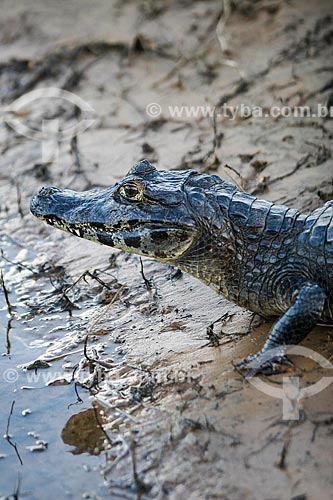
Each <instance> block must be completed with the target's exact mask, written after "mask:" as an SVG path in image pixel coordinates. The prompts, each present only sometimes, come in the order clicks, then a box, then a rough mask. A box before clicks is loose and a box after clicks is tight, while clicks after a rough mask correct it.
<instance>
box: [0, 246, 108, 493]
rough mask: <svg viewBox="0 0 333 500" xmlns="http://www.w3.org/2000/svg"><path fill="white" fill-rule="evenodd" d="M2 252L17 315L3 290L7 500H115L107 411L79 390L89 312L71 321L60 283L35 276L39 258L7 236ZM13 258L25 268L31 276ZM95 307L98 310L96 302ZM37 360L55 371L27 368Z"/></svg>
mask: <svg viewBox="0 0 333 500" xmlns="http://www.w3.org/2000/svg"><path fill="white" fill-rule="evenodd" d="M1 248H2V249H3V252H4V257H5V258H4V259H1V262H0V269H1V270H2V272H3V279H4V284H5V287H6V289H7V290H8V299H9V301H10V307H11V314H9V312H8V306H7V304H6V300H5V294H4V293H3V289H2V290H1V293H0V331H1V336H0V345H1V347H0V350H1V358H0V393H1V410H0V426H1V435H2V438H1V439H0V457H1V458H0V496H1V495H2V496H4V497H6V496H9V495H12V494H13V493H14V492H15V491H16V492H17V493H18V496H19V497H20V498H25V499H29V500H33V499H41V498H45V497H46V495H47V496H48V497H49V498H81V497H83V498H96V496H98V497H99V498H109V494H108V493H107V490H106V489H105V488H104V487H103V477H102V475H101V471H100V466H101V465H102V464H103V463H104V462H105V460H106V454H105V452H104V451H103V449H104V445H105V443H104V438H105V436H104V434H103V431H102V428H101V422H102V416H101V415H100V411H99V410H100V409H99V407H97V406H96V407H95V409H93V407H92V403H91V401H90V399H89V395H90V393H89V390H87V389H85V388H82V387H80V386H79V385H77V386H76V388H75V385H74V382H73V381H72V376H73V375H72V374H73V370H74V367H75V366H76V365H77V363H79V362H80V360H82V357H83V339H84V337H85V332H84V328H83V326H84V323H85V320H84V318H83V317H82V316H81V310H80V309H74V310H73V311H72V314H71V315H70V314H69V312H68V311H63V310H62V309H63V303H61V301H58V298H59V294H57V293H56V294H55V292H54V290H55V287H56V284H55V282H54V278H53V284H52V282H51V280H50V279H49V278H48V277H47V273H44V275H42V274H40V275H36V274H33V273H32V272H31V270H29V269H36V268H38V266H39V265H40V262H39V260H38V256H36V255H34V254H33V252H31V251H27V250H24V249H22V248H20V247H19V246H18V245H17V244H15V243H14V242H13V241H11V240H10V238H9V237H7V236H3V237H2V241H1ZM5 259H9V260H11V261H13V262H14V261H15V262H23V264H24V265H26V266H28V267H29V269H27V268H26V267H25V268H23V267H21V268H18V267H17V266H16V265H14V264H12V263H9V262H8V261H6V260H5ZM45 274H46V275H45ZM90 306H91V308H90V310H92V309H93V308H94V303H93V300H91V301H90ZM95 306H96V305H95ZM108 346H109V347H108ZM108 346H104V345H103V349H101V350H103V356H110V354H111V353H112V357H113V358H114V357H115V356H116V354H115V352H114V349H113V347H112V345H109V344H108ZM97 350H98V346H97ZM36 359H43V360H46V359H47V360H48V361H47V363H48V365H49V366H48V367H46V368H38V369H37V370H34V369H26V367H27V366H29V364H30V365H31V364H32V362H33V361H34V360H36ZM81 363H82V361H81ZM85 379H86V375H85V376H83V375H82V381H83V382H84V381H86V380H85ZM55 380H56V381H55ZM78 380H79V381H80V378H78ZM75 389H76V390H75ZM76 391H77V393H78V394H79V397H80V399H81V401H78V397H77V394H76ZM11 409H12V415H11V416H10V413H11ZM9 417H10V418H9ZM8 419H9V420H8ZM96 419H98V421H97V420H96ZM8 423H9V428H8V435H9V436H10V437H9V440H10V441H11V443H12V444H15V445H16V450H15V448H14V446H12V445H11V444H10V442H9V441H8V439H7V438H6V434H7V426H8ZM21 462H22V463H21Z"/></svg>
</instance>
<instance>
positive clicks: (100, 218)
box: [31, 160, 333, 363]
mask: <svg viewBox="0 0 333 500" xmlns="http://www.w3.org/2000/svg"><path fill="white" fill-rule="evenodd" d="M31 212H32V213H33V214H34V215H35V216H36V217H38V218H39V219H41V220H43V221H44V222H46V223H48V224H51V225H53V226H55V227H58V228H60V229H63V230H64V231H69V232H70V233H73V234H75V235H76V236H80V237H82V238H86V239H89V240H93V241H96V242H99V243H102V244H105V245H109V246H111V247H115V248H119V249H122V250H125V251H127V252H132V253H136V254H139V255H145V256H148V257H152V258H154V259H157V260H161V261H164V262H169V263H171V264H172V265H173V266H175V267H178V268H180V269H182V270H184V271H186V272H188V273H189V274H192V275H193V276H195V277H196V278H199V279H200V280H202V281H203V282H204V283H206V284H207V285H209V286H210V287H212V288H213V289H214V290H216V291H217V292H218V293H220V294H222V295H224V296H225V297H226V298H227V299H228V300H230V301H232V302H235V303H236V304H239V305H240V306H242V307H245V308H247V309H249V310H251V311H253V312H255V313H258V314H260V315H262V316H264V317H279V319H278V321H277V322H276V324H275V325H274V326H273V328H272V329H271V331H270V334H269V337H268V339H267V340H266V342H265V344H264V346H263V348H262V349H261V351H259V353H258V354H257V355H256V356H255V358H256V359H259V360H260V358H262V357H263V355H264V354H265V353H266V351H268V350H269V349H271V348H275V347H281V353H282V352H283V346H284V345H288V344H298V343H299V342H300V341H302V340H303V339H304V338H305V336H306V335H307V334H308V333H309V332H310V331H311V330H312V328H313V327H314V326H315V325H316V323H317V322H319V321H323V322H328V323H332V322H333V313H332V311H333V201H329V202H327V203H326V204H325V205H324V206H323V207H321V208H318V209H316V210H314V211H313V212H310V213H308V214H301V213H300V212H299V211H298V210H296V209H293V208H288V207H287V206H284V205H277V204H274V203H272V202H270V201H265V200H260V199H258V198H256V197H254V196H251V195H249V194H246V193H244V192H241V191H239V190H238V189H237V188H236V186H235V185H234V184H232V183H230V182H226V181H224V180H221V179H220V178H219V177H218V176H216V175H207V174H199V173H197V172H196V171H194V170H185V171H163V170H160V171H159V170H157V169H156V168H155V167H153V166H152V165H151V164H150V163H149V162H148V161H147V160H142V161H140V162H139V163H138V164H137V165H135V166H134V167H133V168H132V169H131V170H130V171H129V173H128V174H127V175H126V176H125V177H124V178H123V179H122V180H121V181H119V182H117V183H116V184H115V185H114V186H112V187H110V188H108V189H103V190H92V191H86V192H82V193H80V192H75V191H71V190H68V189H59V188H55V187H46V188H45V187H44V188H42V189H41V190H40V191H39V192H38V193H37V194H36V195H35V196H34V198H33V199H32V201H31ZM248 359H249V360H250V359H253V357H252V358H251V357H249V358H248ZM245 363H246V362H245Z"/></svg>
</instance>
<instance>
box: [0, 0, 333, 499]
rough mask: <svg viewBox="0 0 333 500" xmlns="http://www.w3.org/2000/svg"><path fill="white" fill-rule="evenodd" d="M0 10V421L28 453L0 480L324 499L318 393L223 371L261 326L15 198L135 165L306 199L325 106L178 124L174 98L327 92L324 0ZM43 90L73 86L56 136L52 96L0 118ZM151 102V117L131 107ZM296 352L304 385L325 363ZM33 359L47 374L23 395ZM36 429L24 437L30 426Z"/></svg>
mask: <svg viewBox="0 0 333 500" xmlns="http://www.w3.org/2000/svg"><path fill="white" fill-rule="evenodd" d="M1 7H2V9H1V10H2V16H1V21H0V24H1V29H0V37H1V48H0V89H1V90H0V98H1V103H2V106H3V109H4V112H5V117H6V121H2V122H1V123H0V147H1V164H0V209H1V211H0V229H1V248H2V250H3V254H2V261H1V269H2V271H3V284H4V285H5V286H6V289H8V299H9V301H10V304H11V305H12V311H10V310H9V308H8V303H6V300H5V294H4V293H3V294H2V296H1V311H0V321H1V328H2V332H3V335H2V339H3V340H2V352H3V353H4V354H5V356H3V357H2V358H1V361H0V362H1V371H2V380H1V391H2V398H1V401H2V403H1V426H2V428H3V434H6V432H5V431H6V428H7V423H8V418H9V413H10V409H11V404H12V401H13V400H15V401H16V402H15V405H14V408H13V414H12V416H11V418H10V428H9V432H8V433H9V434H11V435H12V440H13V442H16V443H17V445H18V451H19V453H20V456H21V458H22V459H23V466H21V465H20V463H19V459H18V457H17V454H16V452H15V449H14V448H13V447H12V446H10V444H9V443H8V439H4V440H3V441H1V448H0V454H1V456H2V455H4V457H3V459H2V460H0V469H1V480H0V481H1V482H0V484H1V491H0V494H1V495H3V496H4V497H7V496H9V495H13V494H15V492H16V494H17V496H18V497H20V498H21V497H22V498H27V499H33V498H43V495H44V492H45V491H46V492H47V495H48V496H49V497H50V498H52V492H53V493H54V495H55V497H57V498H59V497H63V498H67V497H69V498H70V497H71V498H80V497H82V496H84V495H85V496H84V498H118V497H125V498H160V499H162V498H163V499H164V498H168V499H175V500H180V499H186V500H188V499H191V500H192V499H193V500H196V499H202V498H205V499H213V498H222V499H228V500H240V499H265V500H268V499H269V500H273V499H274V500H275V499H288V500H290V499H292V498H293V499H296V498H297V499H298V500H300V499H307V500H309V499H329V498H331V497H332V495H333V483H332V466H333V459H332V441H331V435H332V425H333V421H332V410H333V407H332V391H333V389H332V385H330V386H329V387H327V388H326V389H325V390H323V391H321V392H320V393H318V394H317V395H315V396H313V397H311V398H308V399H303V400H302V401H301V406H300V408H299V418H298V419H296V420H290V419H284V418H283V407H282V401H281V400H280V399H276V398H273V397H271V396H268V395H266V394H264V393H263V392H260V391H258V390H257V389H256V388H255V387H254V386H253V385H251V384H249V383H248V382H246V381H244V380H243V378H242V376H241V375H240V374H239V373H237V372H236V371H235V370H234V369H233V363H234V362H235V361H237V360H239V359H242V358H243V357H245V356H246V355H248V354H249V353H250V352H255V351H256V350H258V347H259V346H260V345H261V344H262V342H263V341H264V339H265V338H266V336H267V332H268V330H269V328H270V326H271V325H270V323H261V324H260V321H259V320H258V318H253V317H252V315H251V314H250V313H248V312H247V311H244V310H241V309H240V308H238V307H237V306H235V305H233V304H230V303H228V302H227V301H226V300H224V299H223V298H222V297H220V296H218V295H216V294H215V293H214V292H213V291H211V290H210V289H208V288H207V287H206V286H204V285H203V284H201V283H200V282H198V281H197V280H195V279H194V278H191V277H189V276H187V275H181V276H177V275H176V276H175V270H173V269H171V268H169V267H168V266H165V265H162V264H159V263H156V262H153V261H150V260H149V259H143V266H144V276H145V277H146V278H147V279H148V280H149V281H150V283H151V284H152V286H151V288H149V289H147V286H146V283H145V281H144V279H143V275H142V272H141V265H140V260H139V258H137V257H136V256H129V255H126V254H124V253H122V252H117V251H114V250H112V249H110V248H106V247H102V246H98V245H96V244H93V243H90V242H87V241H83V240H78V239H77V238H75V237H73V236H71V235H69V234H66V233H62V232H60V231H56V230H54V229H52V228H50V227H46V226H44V225H42V224H41V223H40V222H39V221H38V220H36V219H34V218H33V217H32V216H31V215H30V213H29V209H28V207H29V200H30V198H31V196H32V194H33V193H34V192H35V191H36V190H37V189H38V188H40V187H41V186H42V185H50V184H53V185H58V186H61V187H71V188H73V189H78V190H80V189H88V188H91V187H95V186H106V185H109V184H111V183H113V182H114V181H116V180H117V179H119V178H120V177H121V176H123V175H124V174H125V173H126V172H127V170H128V169H129V168H130V167H131V166H132V165H133V164H135V163H136V162H137V160H138V159H140V158H142V157H146V158H148V159H149V160H151V161H152V162H154V163H155V164H156V165H157V166H158V167H159V168H170V169H183V168H195V169H198V170H200V171H205V172H211V173H217V174H219V175H220V176H221V177H223V178H226V179H230V178H232V179H233V180H234V181H236V182H237V183H238V184H239V185H240V186H241V187H242V188H244V189H245V190H246V191H248V192H252V193H256V194H257V195H258V196H260V197H264V198H266V199H270V200H272V201H275V202H279V203H286V204H289V205H290V206H292V207H297V208H300V209H302V210H304V211H306V210H309V209H313V208H316V207H318V206H320V205H321V204H322V203H323V202H324V201H326V200H328V199H331V198H332V193H333V168H332V133H333V127H332V120H331V119H329V118H325V117H318V116H312V114H311V116H309V117H295V116H288V117H283V116H280V117H272V116H265V117H261V118H259V117H255V116H248V117H241V116H239V115H238V116H236V117H235V119H230V117H229V118H228V117H223V116H221V114H219V113H217V114H216V113H215V115H214V116H208V117H207V116H202V115H199V116H197V117H193V116H192V117H189V116H184V115H182V116H172V114H171V113H170V110H169V108H168V106H184V105H186V106H206V105H210V106H222V105H223V104H224V103H227V104H228V105H229V106H234V107H235V106H241V105H242V104H243V105H248V106H261V107H262V108H263V109H264V110H269V109H270V108H271V107H272V106H276V105H278V106H284V105H288V106H292V107H295V106H300V105H307V106H310V107H311V110H312V111H315V110H317V109H318V108H317V106H318V104H321V105H332V95H333V94H332V92H333V88H332V70H333V61H332V40H333V17H332V14H331V2H330V1H328V0H327V1H320V2H318V1H314V0H313V1H312V0H311V1H308V2H306V3H304V2H294V3H290V2H289V3H287V2H282V1H279V0H277V1H274V2H267V1H260V0H259V1H255V2H247V1H242V0H241V1H237V2H236V1H234V2H224V9H223V5H222V3H221V2H217V1H205V2H200V1H198V2H188V1H185V0H184V1H181V2H173V1H170V2H167V1H158V2H150V1H142V2H131V1H126V2H116V1H114V2H103V1H93V2H91V1H90V2H86V1H81V2H76V1H74V0H72V1H70V2H67V3H66V4H63V5H61V8H60V7H59V5H57V4H56V3H54V2H41V1H40V2H39V1H37V2H34V3H33V4H30V5H29V6H27V5H26V4H25V3H24V2H15V4H13V3H12V2H9V1H3V2H2V5H1ZM73 19H75V20H76V21H75V22H73ZM46 87H52V88H58V89H59V88H60V89H63V90H66V91H70V92H72V93H73V94H75V95H76V96H79V97H81V98H82V99H84V101H85V102H87V103H88V104H89V105H90V106H91V107H92V109H93V112H92V113H91V116H90V115H89V118H93V120H94V121H93V123H90V124H89V127H87V129H86V130H85V131H84V132H82V131H81V132H82V133H78V134H77V135H75V133H73V132H71V133H68V132H66V130H69V127H74V130H76V129H75V126H76V125H77V123H78V121H80V120H84V119H86V118H87V116H86V115H85V114H84V112H83V111H82V109H81V110H80V109H78V106H76V105H75V104H73V103H72V102H69V101H68V100H66V99H63V98H62V97H61V96H63V94H61V95H60V94H59V95H58V96H57V97H56V96H54V97H52V98H46V97H45V95H44V97H43V93H41V94H40V96H41V97H39V98H38V99H36V100H33V99H32V98H31V99H29V100H28V101H27V100H25V101H20V102H21V104H20V106H17V108H15V112H14V113H13V112H12V111H11V112H9V114H8V111H6V108H5V107H6V106H9V105H11V103H12V102H13V101H15V100H17V99H19V98H22V97H23V98H24V99H26V97H25V96H26V95H27V93H28V92H30V91H33V90H38V89H44V88H46ZM16 102H17V101H16ZM150 103H157V104H158V105H159V106H160V111H161V112H160V114H159V115H158V116H155V117H152V116H149V115H148V114H147V110H148V109H149V108H148V107H147V106H148V105H149V104H150ZM155 109H156V108H155ZM157 109H159V108H157ZM15 120H16V121H15ZM43 120H44V122H43ZM18 122H19V124H18ZM21 123H23V124H25V125H26V126H27V127H28V128H29V132H27V130H26V129H24V130H23V132H25V133H26V134H27V133H28V135H29V137H26V136H25V135H22V127H21V125H20V124H21ZM43 123H44V124H43ZM43 127H45V128H44V132H45V133H46V136H45V135H44V136H41V134H40V132H38V131H40V130H41V128H43ZM52 127H53V128H52ZM31 130H32V132H31ZM52 130H53V131H54V130H56V132H57V133H58V136H57V137H54V134H53V135H52V133H50V131H51V132H52ZM61 130H65V132H64V133H63V134H60V133H59V131H61ZM228 166H230V167H231V168H230V167H228ZM9 261H10V262H9ZM18 263H20V264H18ZM22 264H23V265H22ZM24 266H26V267H24ZM87 271H89V273H87ZM83 275H84V276H83ZM2 291H3V292H4V288H3V287H2ZM303 345H304V346H305V347H308V348H311V349H313V350H314V351H316V352H318V353H320V354H321V355H323V356H324V357H325V358H327V359H332V355H333V344H332V330H331V329H329V328H328V327H317V328H316V329H315V331H314V332H313V333H312V334H311V335H310V336H309V337H308V338H307V339H306V340H305V341H304V343H303ZM36 360H38V362H37V363H36ZM34 363H35V364H34ZM44 363H46V364H44ZM295 363H296V367H297V370H296V376H297V377H298V378H299V383H300V385H301V387H305V386H309V385H311V384H313V383H314V382H316V381H317V380H319V379H321V377H323V376H329V371H328V370H325V369H323V368H321V367H319V366H318V365H316V364H315V363H313V362H311V361H310V360H308V359H305V358H297V359H295ZM47 365H49V366H47ZM43 366H44V368H43ZM28 367H30V368H32V369H31V370H28V369H27V368H28ZM8 368H10V369H14V370H16V371H17V373H18V380H17V381H15V383H14V385H12V384H10V383H9V382H8V380H7V381H6V379H5V378H4V376H3V374H4V373H5V372H6V370H7V369H8ZM34 369H36V370H37V374H41V373H43V374H48V380H47V382H46V381H45V377H44V378H43V377H41V378H40V379H39V382H38V383H37V382H36V380H35V382H34V383H35V386H36V387H37V386H38V387H39V388H38V389H37V388H35V389H33V390H30V391H28V390H27V389H25V390H23V389H21V386H22V385H23V386H27V385H28V381H29V378H28V377H29V376H30V374H31V373H33V374H34V373H35V371H34ZM7 373H8V372H7ZM55 374H56V376H55ZM31 380H32V379H31V376H30V381H31ZM50 381H51V383H50ZM267 383H269V384H270V385H271V386H273V387H277V388H280V387H281V384H282V383H283V380H282V377H281V376H275V377H273V378H272V379H271V380H269V381H267ZM30 385H31V384H30ZM13 390H15V393H14V392H13ZM41 392H43V398H42V401H43V403H41V402H40V400H41V398H39V397H38V396H37V397H36V394H37V395H39V394H41ZM78 398H82V399H83V400H84V402H83V403H82V404H80V405H76V406H73V405H72V406H70V407H69V410H68V409H67V406H68V405H70V404H73V403H77V402H79V403H80V401H79V399H78ZM89 400H90V403H89ZM92 404H94V405H99V406H95V410H94V407H93V406H92ZM101 408H102V410H101ZM25 409H30V410H31V414H29V413H27V414H26V416H25V417H23V416H21V411H22V410H25ZM101 411H102V413H101ZM24 419H26V420H24ZM28 419H30V420H28ZM33 419H35V420H33ZM23 420H24V422H29V425H26V424H24V425H23V424H22V421H23ZM36 426H37V427H38V426H39V432H38V434H39V437H38V438H33V436H28V434H27V432H29V431H30V430H32V431H34V432H36V429H37V427H36ZM78 429H79V432H78ZM95 431H96V432H95ZM61 438H62V439H61ZM28 441H29V442H28ZM36 441H43V442H44V441H45V442H47V443H48V446H47V447H46V446H44V445H43V443H42V442H39V443H36ZM29 446H39V447H41V448H42V449H43V450H42V451H40V453H38V452H37V451H35V452H32V451H31V449H29V448H28V449H27V448H26V447H29ZM66 446H71V451H72V453H70V452H68V448H66ZM31 457H32V458H31ZM34 457H37V458H36V459H35V458H34ZM39 457H42V461H41V459H40V458H39ZM27 464H28V465H27ZM87 467H88V468H89V470H90V473H87V474H86V475H85V473H84V472H81V471H82V470H85V469H84V468H87ZM18 477H19V478H20V480H19V485H18V486H15V484H16V482H17V480H18ZM50 478H53V479H52V481H51V479H50ZM59 485H61V487H60V486H59ZM63 485H65V487H63ZM43 487H44V488H45V490H43ZM15 488H16V490H15ZM87 495H88V496H87Z"/></svg>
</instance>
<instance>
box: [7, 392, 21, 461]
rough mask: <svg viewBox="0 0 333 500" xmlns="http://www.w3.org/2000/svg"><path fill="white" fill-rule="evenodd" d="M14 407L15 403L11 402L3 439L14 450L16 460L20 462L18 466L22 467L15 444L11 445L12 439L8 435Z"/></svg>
mask: <svg viewBox="0 0 333 500" xmlns="http://www.w3.org/2000/svg"><path fill="white" fill-rule="evenodd" d="M14 405H15V401H12V405H11V407H10V412H9V415H8V419H7V428H6V434H5V435H4V438H5V439H6V441H8V443H9V444H10V446H12V447H13V448H14V450H15V453H16V455H17V458H18V459H19V461H20V464H21V465H23V462H22V459H21V456H20V454H19V451H18V449H17V445H16V443H13V441H12V438H11V436H10V434H9V426H10V419H11V417H12V415H13V411H14Z"/></svg>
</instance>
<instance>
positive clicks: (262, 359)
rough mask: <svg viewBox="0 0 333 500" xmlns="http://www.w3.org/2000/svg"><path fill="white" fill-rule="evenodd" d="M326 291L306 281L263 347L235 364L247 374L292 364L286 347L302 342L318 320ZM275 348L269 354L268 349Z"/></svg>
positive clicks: (274, 369) (265, 372)
mask: <svg viewBox="0 0 333 500" xmlns="http://www.w3.org/2000/svg"><path fill="white" fill-rule="evenodd" d="M325 300H326V293H325V291H324V290H323V289H322V288H321V287H320V286H318V285H316V284H315V283H310V282H306V283H303V284H302V286H301V287H300V288H299V289H298V290H297V291H296V292H295V294H294V301H293V303H292V304H291V306H290V307H289V309H287V311H286V312H285V313H284V314H283V315H282V316H281V317H280V319H279V320H278V321H277V323H276V324H275V325H274V326H273V328H272V329H271V331H270V333H269V336H268V338H267V340H266V342H265V344H264V346H263V348H262V349H261V350H260V351H259V352H258V353H256V354H254V355H251V356H248V357H247V358H246V359H245V360H244V361H242V362H241V363H239V364H238V365H236V368H241V369H243V368H245V369H246V370H247V373H246V376H247V378H248V377H251V376H253V375H256V374H258V373H263V374H266V375H271V374H273V373H277V372H279V371H281V365H287V366H292V363H291V362H290V361H289V360H288V358H287V357H286V356H285V352H286V347H287V346H288V345H294V344H298V343H299V342H301V341H302V340H303V339H304V338H305V337H306V336H307V334H308V333H310V331H311V330H312V329H313V328H314V327H315V325H316V324H317V323H318V321H319V319H320V317H321V314H322V312H323V310H324V305H325ZM271 349H274V351H273V352H272V355H271V356H269V351H270V350H271Z"/></svg>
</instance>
